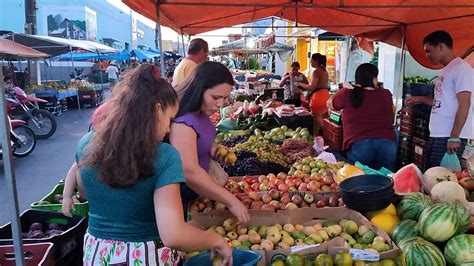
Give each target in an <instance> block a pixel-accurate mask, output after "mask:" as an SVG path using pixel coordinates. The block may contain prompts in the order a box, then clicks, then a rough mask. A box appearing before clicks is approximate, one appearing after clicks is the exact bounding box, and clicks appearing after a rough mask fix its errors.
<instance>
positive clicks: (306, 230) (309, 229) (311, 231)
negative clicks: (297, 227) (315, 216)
mask: <svg viewBox="0 0 474 266" xmlns="http://www.w3.org/2000/svg"><path fill="white" fill-rule="evenodd" d="M303 233H304V234H305V235H306V236H309V235H311V234H314V233H316V230H315V229H314V227H312V226H306V227H305V228H304V229H303Z"/></svg>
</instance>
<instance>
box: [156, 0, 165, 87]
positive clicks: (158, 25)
mask: <svg viewBox="0 0 474 266" xmlns="http://www.w3.org/2000/svg"><path fill="white" fill-rule="evenodd" d="M160 4H161V0H156V4H155V8H156V36H155V46H156V49H157V50H159V51H160V74H161V76H162V77H163V78H166V75H165V55H164V53H163V39H162V37H161V16H160ZM158 46H159V47H160V48H159V49H158Z"/></svg>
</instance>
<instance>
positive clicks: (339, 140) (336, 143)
mask: <svg viewBox="0 0 474 266" xmlns="http://www.w3.org/2000/svg"><path fill="white" fill-rule="evenodd" d="M323 139H324V143H325V144H327V145H329V148H330V149H331V151H336V152H340V151H343V140H344V135H343V131H342V126H341V125H338V124H336V123H334V122H332V121H331V120H329V118H325V119H324V125H323Z"/></svg>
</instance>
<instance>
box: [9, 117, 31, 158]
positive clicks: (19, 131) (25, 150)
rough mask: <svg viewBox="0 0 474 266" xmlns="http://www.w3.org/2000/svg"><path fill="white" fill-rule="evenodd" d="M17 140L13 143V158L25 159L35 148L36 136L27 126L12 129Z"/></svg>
mask: <svg viewBox="0 0 474 266" xmlns="http://www.w3.org/2000/svg"><path fill="white" fill-rule="evenodd" d="M12 130H13V132H14V133H15V135H16V136H17V137H18V140H15V141H13V151H12V152H13V156H15V157H19V158H21V157H26V156H28V155H30V153H32V152H33V150H34V149H35V146H36V135H35V132H33V130H32V129H31V128H29V127H27V126H22V125H19V126H16V127H15V128H13V129H12Z"/></svg>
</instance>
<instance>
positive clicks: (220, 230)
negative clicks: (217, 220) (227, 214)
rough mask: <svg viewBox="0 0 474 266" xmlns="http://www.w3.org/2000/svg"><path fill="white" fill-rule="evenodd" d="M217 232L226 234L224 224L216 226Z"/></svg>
mask: <svg viewBox="0 0 474 266" xmlns="http://www.w3.org/2000/svg"><path fill="white" fill-rule="evenodd" d="M216 233H218V234H220V235H225V229H224V227H222V226H218V227H216Z"/></svg>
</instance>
